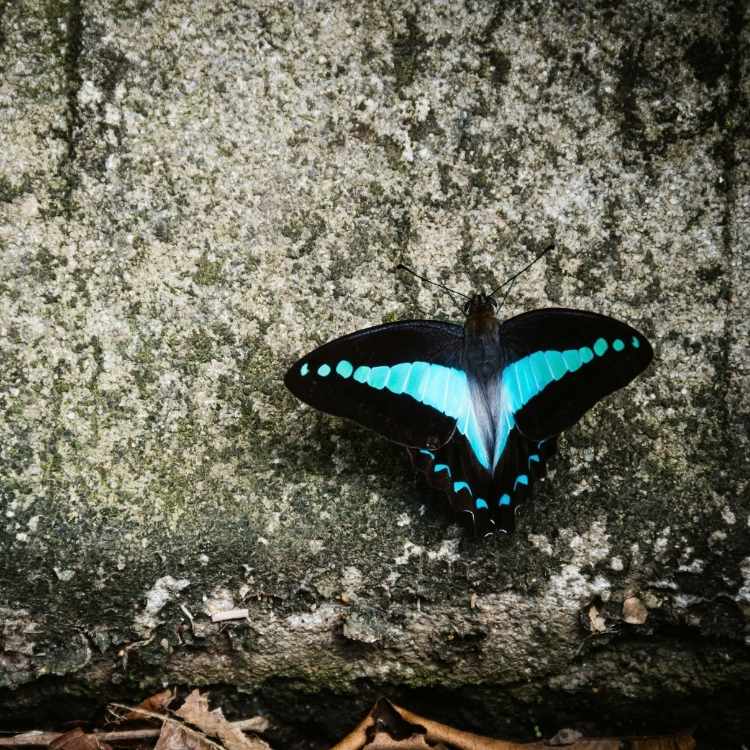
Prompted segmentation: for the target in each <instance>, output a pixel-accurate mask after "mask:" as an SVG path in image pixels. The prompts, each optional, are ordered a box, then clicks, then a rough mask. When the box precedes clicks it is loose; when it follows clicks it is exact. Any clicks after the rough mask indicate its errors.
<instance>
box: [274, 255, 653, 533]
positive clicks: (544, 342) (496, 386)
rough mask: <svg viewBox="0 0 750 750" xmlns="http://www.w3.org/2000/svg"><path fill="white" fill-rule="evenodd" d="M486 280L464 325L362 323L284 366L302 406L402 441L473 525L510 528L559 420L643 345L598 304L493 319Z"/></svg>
mask: <svg viewBox="0 0 750 750" xmlns="http://www.w3.org/2000/svg"><path fill="white" fill-rule="evenodd" d="M407 270H408V269H407ZM513 278H515V276H514V277H513ZM511 280H512V279H511ZM511 280H509V281H511ZM495 292H497V290H495ZM495 292H493V293H492V294H483V293H477V294H474V295H473V296H471V297H470V298H467V299H468V301H467V302H466V304H465V305H464V306H463V311H464V313H465V315H466V322H465V323H464V325H463V326H460V325H455V324H452V323H443V322H440V321H435V320H404V321H401V322H398V323H387V324H385V325H379V326H375V327H374V328H367V329H365V330H362V331H357V332H356V333H352V334H350V335H348V336H343V337H341V338H338V339H335V340H334V341H330V342H329V343H327V344H324V345H323V346H321V347H319V348H318V349H316V350H315V351H313V352H311V353H310V354H308V355H307V356H305V357H303V358H302V359H300V360H299V361H298V362H297V363H296V364H294V365H292V367H291V368H290V369H289V371H288V372H287V374H286V377H285V378H284V382H285V384H286V386H287V388H289V390H290V391H291V392H292V393H293V394H294V395H295V396H297V398H299V399H301V400H302V401H304V402H306V403H308V404H310V406H313V407H315V408H316V409H320V410H321V411H324V412H327V413H328V414H333V415H335V416H339V417H346V418H348V419H352V420H354V421H355V422H358V423H359V424H361V425H364V426H365V427H369V428H370V429H372V430H375V431H376V432H379V433H380V434H381V435H384V436H385V437H387V438H388V439H389V440H393V441H394V442H396V443H399V444H401V445H404V446H405V447H406V448H407V449H408V451H409V454H410V456H411V457H412V460H413V462H414V464H415V466H416V467H417V468H419V469H420V470H421V471H422V472H424V474H425V477H426V478H427V481H428V482H429V484H430V485H431V486H433V487H434V488H436V489H438V490H442V491H444V492H446V493H447V494H448V496H449V499H450V503H451V506H452V507H453V509H454V510H456V511H457V512H465V513H467V514H468V515H469V516H470V518H471V520H472V521H473V525H474V529H475V531H476V532H478V533H486V532H488V531H491V530H493V529H494V530H498V531H505V532H510V531H512V529H513V527H514V516H515V509H516V508H517V507H518V504H519V503H520V502H521V501H522V500H523V499H525V498H526V497H527V496H528V495H529V493H530V491H531V488H532V485H533V482H534V480H535V479H537V478H539V477H540V476H543V474H544V469H545V463H546V461H547V459H548V458H549V457H550V456H552V455H553V454H554V453H555V451H556V448H557V437H558V435H559V434H560V432H562V431H563V430H565V429H567V428H569V427H572V426H573V425H574V424H575V423H576V422H577V421H578V420H579V419H580V418H581V416H582V415H583V414H584V413H585V412H586V411H587V410H588V409H590V408H591V407H592V406H593V405H594V404H595V403H596V402H597V401H599V400H600V399H602V398H604V397H605V396H606V395H608V394H610V393H612V392H613V391H615V390H617V389H618V388H622V387H623V386H625V385H627V383H629V382H630V381H631V380H633V378H635V377H636V375H638V374H639V373H640V372H642V371H643V370H644V369H645V368H646V367H647V366H648V364H649V362H650V361H651V359H652V357H653V350H652V348H651V345H650V344H649V342H648V341H647V340H646V338H645V337H644V336H643V335H642V334H641V333H639V332H638V331H636V330H635V329H634V328H631V327H630V326H629V325H627V324H626V323H622V322H620V321H619V320H615V319H614V318H610V317H607V316H605V315H599V314H597V313H592V312H584V311H582V310H568V309H563V308H559V309H558V308H551V309H542V310H532V311H531V312H527V313H523V314H521V315H518V316H516V317H514V318H510V319H508V320H505V321H503V322H500V321H499V320H498V319H497V317H496V316H495V311H496V308H497V304H498V303H497V300H496V299H495V298H494V296H493V295H494V294H495Z"/></svg>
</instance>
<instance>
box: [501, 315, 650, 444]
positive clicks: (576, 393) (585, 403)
mask: <svg viewBox="0 0 750 750" xmlns="http://www.w3.org/2000/svg"><path fill="white" fill-rule="evenodd" d="M500 335H501V341H502V345H503V347H504V349H505V350H507V351H508V353H509V356H508V357H507V364H506V366H505V367H504V368H503V370H502V372H501V378H502V383H503V394H504V397H505V398H506V400H507V402H508V408H509V409H510V410H511V412H512V419H513V422H514V424H515V426H516V427H517V429H518V430H519V431H520V432H521V433H522V434H523V435H525V436H526V437H527V438H529V439H531V440H542V439H544V438H547V437H550V436H551V435H556V434H558V433H560V432H562V431H563V430H565V429H567V428H569V427H571V426H572V425H574V424H575V423H576V422H577V421H578V420H579V419H580V418H581V417H582V416H583V414H584V413H585V412H586V411H588V409H590V408H591V407H592V406H593V405H594V404H595V403H596V402H597V401H599V400H600V399H602V398H604V397H605V396H606V395H608V394H609V393H612V392H613V391H616V390H617V389H618V388H622V387H623V386H625V385H626V384H627V383H629V382H630V381H631V380H632V379H633V378H635V377H636V375H638V374H639V373H640V372H642V371H643V370H644V369H645V368H646V367H647V366H648V364H649V362H650V361H651V359H652V357H653V350H652V348H651V345H650V344H649V342H648V341H647V339H646V338H645V337H644V336H643V335H642V334H641V333H639V332H638V331H636V330H635V329H634V328H632V327H631V326H629V325H627V324H626V323H623V322H621V321H619V320H615V319H614V318H610V317H607V316H605V315H598V314H596V313H590V312H583V311H580V310H566V309H548V310H534V311H532V312H528V313H524V314H523V315H519V316H517V317H515V318H511V319H509V320H506V321H505V322H504V323H503V324H502V326H501V328H500Z"/></svg>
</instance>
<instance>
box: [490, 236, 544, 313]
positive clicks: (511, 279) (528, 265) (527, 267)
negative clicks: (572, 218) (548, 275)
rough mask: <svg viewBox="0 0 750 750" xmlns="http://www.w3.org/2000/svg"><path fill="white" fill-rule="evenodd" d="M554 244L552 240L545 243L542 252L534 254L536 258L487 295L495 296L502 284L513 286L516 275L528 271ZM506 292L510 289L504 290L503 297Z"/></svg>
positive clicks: (508, 292)
mask: <svg viewBox="0 0 750 750" xmlns="http://www.w3.org/2000/svg"><path fill="white" fill-rule="evenodd" d="M554 246H555V243H554V242H550V244H549V245H547V247H545V248H544V250H542V252H541V253H539V255H537V256H536V258H534V260H532V261H531V263H528V264H527V265H525V266H524V267H523V268H522V269H521V270H520V271H518V272H517V273H514V274H513V275H512V276H511V277H510V278H509V279H506V280H505V281H503V283H502V284H500V286H499V287H498V288H497V289H495V290H493V291H492V292H491V293H490V295H489V296H490V297H494V296H495V294H496V293H497V292H499V291H500V290H501V289H502V288H503V287H504V286H506V285H507V284H510V285H511V287H512V286H513V282H514V281H515V280H516V279H517V278H518V277H519V276H520V275H521V274H522V273H525V272H526V271H528V270H529V268H531V267H532V266H533V265H534V263H536V262H537V261H538V260H539V259H540V258H542V257H543V256H545V255H546V254H547V253H548V252H549V251H550V250H552V248H553V247H554ZM508 294H510V289H509V290H508V291H507V292H506V294H505V297H507V296H508ZM505 297H503V302H505ZM501 307H502V305H501Z"/></svg>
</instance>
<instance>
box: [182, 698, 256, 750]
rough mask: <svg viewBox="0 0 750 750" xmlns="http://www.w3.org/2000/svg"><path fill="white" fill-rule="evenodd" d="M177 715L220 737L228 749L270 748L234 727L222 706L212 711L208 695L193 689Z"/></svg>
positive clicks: (213, 735)
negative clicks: (223, 711) (225, 716)
mask: <svg viewBox="0 0 750 750" xmlns="http://www.w3.org/2000/svg"><path fill="white" fill-rule="evenodd" d="M175 713H176V715H177V716H179V717H180V718H181V719H184V720H185V721H189V722H190V723H191V724H193V725H195V726H196V727H198V728H199V729H200V730H201V731H203V732H205V733H206V734H209V735H211V736H212V737H218V738H219V740H220V741H221V744H222V745H224V747H226V748H227V750H270V747H269V745H268V744H267V743H266V742H264V741H263V740H260V739H257V738H255V737H246V736H245V735H244V734H242V732H241V731H240V730H239V729H237V728H236V727H233V726H232V725H231V724H230V723H229V722H228V721H227V720H226V719H225V718H224V714H223V713H222V711H221V709H220V708H217V709H215V710H213V711H211V710H210V709H209V707H208V697H207V696H205V695H201V694H200V692H198V691H197V690H193V692H192V693H190V695H188V697H187V698H186V699H185V702H184V703H183V704H182V706H180V708H178V709H177V711H175Z"/></svg>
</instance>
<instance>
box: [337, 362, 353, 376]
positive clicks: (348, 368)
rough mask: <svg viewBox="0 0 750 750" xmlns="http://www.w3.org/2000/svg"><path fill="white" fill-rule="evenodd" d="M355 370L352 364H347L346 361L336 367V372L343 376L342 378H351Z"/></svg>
mask: <svg viewBox="0 0 750 750" xmlns="http://www.w3.org/2000/svg"><path fill="white" fill-rule="evenodd" d="M353 369H354V368H353V367H352V363H351V362H347V361H346V360H345V359H342V360H341V362H339V363H338V364H337V365H336V372H337V373H338V374H339V375H341V377H342V378H348V377H350V376H351V374H352V370H353Z"/></svg>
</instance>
